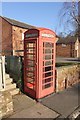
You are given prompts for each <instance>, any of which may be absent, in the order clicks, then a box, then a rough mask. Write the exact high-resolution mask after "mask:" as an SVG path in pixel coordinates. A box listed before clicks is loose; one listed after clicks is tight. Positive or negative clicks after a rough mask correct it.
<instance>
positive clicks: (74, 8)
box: [59, 0, 80, 35]
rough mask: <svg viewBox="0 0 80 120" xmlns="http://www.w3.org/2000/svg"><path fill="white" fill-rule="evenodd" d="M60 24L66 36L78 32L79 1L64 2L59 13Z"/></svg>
mask: <svg viewBox="0 0 80 120" xmlns="http://www.w3.org/2000/svg"><path fill="white" fill-rule="evenodd" d="M59 15H60V24H61V25H63V26H64V31H65V32H67V34H72V33H76V34H77V35H79V30H80V1H78V0H76V1H75V0H74V1H72V2H64V3H63V7H62V9H61V11H60V13H59Z"/></svg>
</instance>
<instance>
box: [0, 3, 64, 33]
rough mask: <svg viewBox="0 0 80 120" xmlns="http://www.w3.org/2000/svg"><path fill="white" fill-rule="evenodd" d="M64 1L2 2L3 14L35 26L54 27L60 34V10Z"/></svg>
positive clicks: (61, 29)
mask: <svg viewBox="0 0 80 120" xmlns="http://www.w3.org/2000/svg"><path fill="white" fill-rule="evenodd" d="M62 5H63V2H2V13H1V15H2V16H5V17H8V18H12V19H15V20H18V21H21V22H24V23H27V24H30V25H33V26H37V27H45V28H49V29H52V30H53V31H55V32H56V34H59V32H62V31H63V28H62V27H61V26H60V25H59V23H60V22H59V21H60V18H59V12H60V10H61V8H62Z"/></svg>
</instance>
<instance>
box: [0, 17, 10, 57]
mask: <svg viewBox="0 0 80 120" xmlns="http://www.w3.org/2000/svg"><path fill="white" fill-rule="evenodd" d="M0 21H1V24H2V31H0V32H2V41H1V42H2V51H3V53H2V54H3V55H11V51H12V37H11V36H12V35H11V32H12V26H11V25H10V24H9V23H8V22H7V21H6V20H4V19H2V18H1V17H0Z"/></svg>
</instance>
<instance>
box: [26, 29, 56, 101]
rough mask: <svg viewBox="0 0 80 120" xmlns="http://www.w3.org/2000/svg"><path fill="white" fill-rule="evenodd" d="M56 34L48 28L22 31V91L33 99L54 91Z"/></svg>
mask: <svg viewBox="0 0 80 120" xmlns="http://www.w3.org/2000/svg"><path fill="white" fill-rule="evenodd" d="M55 47H56V35H55V32H53V31H52V30H50V29H46V28H38V29H29V30H28V31H26V32H25V33H24V92H26V93H27V94H29V95H30V96H32V97H33V98H35V99H39V98H42V97H44V96H47V95H49V94H51V93H53V92H54V91H55V50H56V48H55Z"/></svg>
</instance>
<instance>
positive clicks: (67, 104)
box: [41, 83, 80, 118]
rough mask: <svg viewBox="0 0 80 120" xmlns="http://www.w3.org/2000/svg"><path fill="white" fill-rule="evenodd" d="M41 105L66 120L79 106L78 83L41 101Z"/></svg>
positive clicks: (79, 92) (79, 93) (79, 91)
mask: <svg viewBox="0 0 80 120" xmlns="http://www.w3.org/2000/svg"><path fill="white" fill-rule="evenodd" d="M41 103H42V104H43V105H45V106H47V107H48V108H50V109H52V110H54V111H56V112H58V113H59V114H60V115H61V116H62V118H67V117H68V116H69V115H70V114H71V113H72V112H73V111H74V110H75V109H76V108H77V107H78V106H79V105H80V83H79V84H76V85H74V86H73V87H70V88H68V89H66V90H64V91H62V92H60V93H56V94H53V95H51V96H49V97H46V98H44V99H42V101H41Z"/></svg>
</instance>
